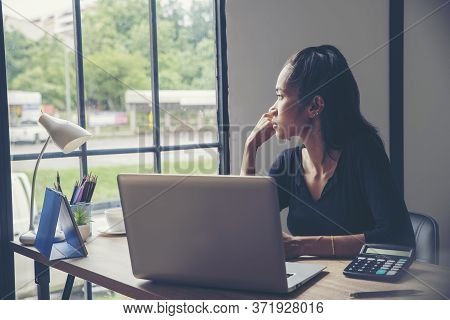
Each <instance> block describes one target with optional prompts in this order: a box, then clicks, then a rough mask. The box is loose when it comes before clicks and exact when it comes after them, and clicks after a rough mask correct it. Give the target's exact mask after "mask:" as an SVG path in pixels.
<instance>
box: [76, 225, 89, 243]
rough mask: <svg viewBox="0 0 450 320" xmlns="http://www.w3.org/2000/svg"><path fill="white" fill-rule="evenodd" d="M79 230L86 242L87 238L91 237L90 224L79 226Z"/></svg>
mask: <svg viewBox="0 0 450 320" xmlns="http://www.w3.org/2000/svg"><path fill="white" fill-rule="evenodd" d="M78 230H80V234H81V238H82V239H83V241H84V242H86V239H87V238H89V233H90V231H91V230H90V228H89V225H88V224H83V225H81V226H78Z"/></svg>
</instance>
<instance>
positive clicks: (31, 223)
mask: <svg viewBox="0 0 450 320" xmlns="http://www.w3.org/2000/svg"><path fill="white" fill-rule="evenodd" d="M49 142H50V136H49V137H48V138H47V141H45V143H44V146H43V147H42V150H41V153H40V154H39V157H38V158H37V161H36V166H35V167H34V172H33V182H32V183H31V205H30V225H29V227H28V230H29V231H34V224H33V210H34V186H35V184H36V175H37V171H38V168H39V163H40V162H41V159H42V155H43V154H44V151H45V149H46V148H47V145H48V143H49Z"/></svg>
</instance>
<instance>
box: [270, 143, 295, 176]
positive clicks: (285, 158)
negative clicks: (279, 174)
mask: <svg viewBox="0 0 450 320" xmlns="http://www.w3.org/2000/svg"><path fill="white" fill-rule="evenodd" d="M300 149H301V146H296V147H293V148H287V149H284V150H283V151H281V152H280V153H279V154H278V157H277V159H276V160H275V162H274V163H273V164H272V168H271V171H273V170H276V171H281V170H282V171H283V172H286V171H287V170H286V169H295V168H296V167H297V166H298V163H299V161H300V159H299V157H300V156H301V155H300ZM289 171H290V170H289Z"/></svg>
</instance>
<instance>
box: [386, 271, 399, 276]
mask: <svg viewBox="0 0 450 320" xmlns="http://www.w3.org/2000/svg"><path fill="white" fill-rule="evenodd" d="M395 274H397V271H388V273H386V275H387V276H393V275H395Z"/></svg>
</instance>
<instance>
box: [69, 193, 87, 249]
mask: <svg viewBox="0 0 450 320" xmlns="http://www.w3.org/2000/svg"><path fill="white" fill-rule="evenodd" d="M70 207H71V209H72V213H73V216H74V219H75V223H76V224H77V226H78V229H79V230H80V233H82V237H83V239H84V240H85V241H86V238H87V237H89V236H91V235H92V220H91V217H92V215H91V211H92V205H91V203H90V202H78V203H75V204H72V205H71V206H70Z"/></svg>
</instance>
